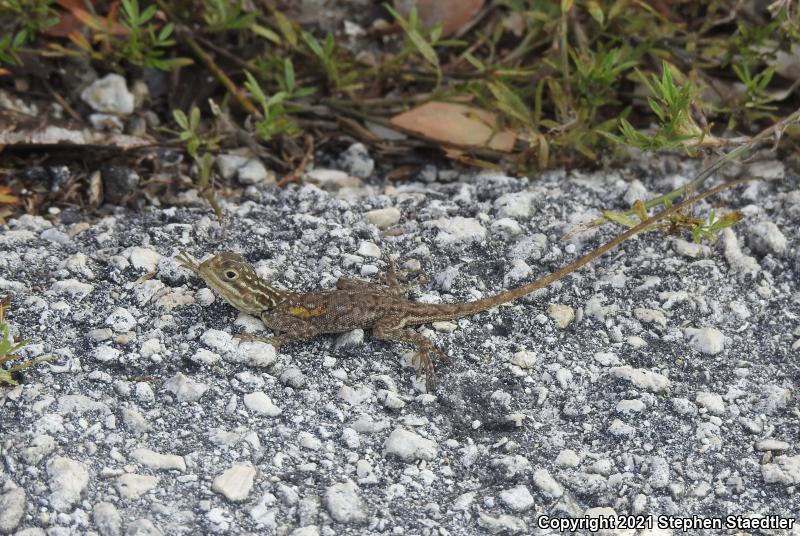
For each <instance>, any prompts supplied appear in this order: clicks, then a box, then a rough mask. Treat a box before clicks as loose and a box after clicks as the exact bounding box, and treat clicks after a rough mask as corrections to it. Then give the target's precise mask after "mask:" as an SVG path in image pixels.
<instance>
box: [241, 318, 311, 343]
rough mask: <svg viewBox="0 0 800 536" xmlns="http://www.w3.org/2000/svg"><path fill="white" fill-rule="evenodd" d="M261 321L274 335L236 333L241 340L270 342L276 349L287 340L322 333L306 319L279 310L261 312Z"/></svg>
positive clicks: (297, 339)
mask: <svg viewBox="0 0 800 536" xmlns="http://www.w3.org/2000/svg"><path fill="white" fill-rule="evenodd" d="M260 318H261V322H262V323H263V324H264V326H266V327H267V328H269V329H271V330H272V331H273V332H274V333H275V334H276V335H274V336H272V337H257V336H253V335H238V338H240V339H243V340H255V341H261V342H265V343H267V344H271V345H273V346H274V347H275V349H276V350H280V348H281V346H282V345H283V344H285V343H287V342H293V341H303V340H306V339H311V338H314V337H316V336H317V335H320V334H322V331H320V330H319V328H317V327H316V326H314V324H312V323H311V322H309V321H308V320H305V319H302V318H297V317H294V316H290V315H287V314H286V313H284V312H280V311H274V310H270V311H265V312H263V313H261V316H260Z"/></svg>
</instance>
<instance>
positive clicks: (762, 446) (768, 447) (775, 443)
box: [756, 439, 792, 452]
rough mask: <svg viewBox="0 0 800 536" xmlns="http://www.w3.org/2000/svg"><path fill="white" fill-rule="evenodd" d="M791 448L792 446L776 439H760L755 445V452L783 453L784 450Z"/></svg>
mask: <svg viewBox="0 0 800 536" xmlns="http://www.w3.org/2000/svg"><path fill="white" fill-rule="evenodd" d="M791 448H792V445H791V444H789V443H787V442H786V441H780V440H778V439H762V440H761V441H758V442H757V443H756V450H758V451H761V452H766V451H776V452H783V451H784V450H789V449H791Z"/></svg>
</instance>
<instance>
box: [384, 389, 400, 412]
mask: <svg viewBox="0 0 800 536" xmlns="http://www.w3.org/2000/svg"><path fill="white" fill-rule="evenodd" d="M378 401H379V402H380V403H381V404H383V406H384V407H386V408H388V409H394V410H397V409H403V408H404V407H405V406H406V403H405V401H404V400H403V399H402V398H400V397H399V396H398V395H397V393H395V392H394V391H388V390H386V389H380V390H379V391H378Z"/></svg>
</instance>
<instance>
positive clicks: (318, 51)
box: [301, 32, 362, 91]
mask: <svg viewBox="0 0 800 536" xmlns="http://www.w3.org/2000/svg"><path fill="white" fill-rule="evenodd" d="M301 36H302V37H303V41H305V42H306V45H308V48H309V49H311V52H313V53H314V55H315V56H316V57H317V58H319V60H320V62H321V63H322V67H323V68H324V69H325V75H326V76H327V78H328V82H329V83H330V85H331V86H332V88H333V89H334V90H335V91H348V90H353V89H359V88H361V87H362V86H361V84H353V82H354V81H355V80H356V79H357V78H358V72H356V71H354V70H352V69H350V68H349V65H347V64H346V63H345V62H344V61H342V60H340V59H338V57H337V54H336V40H335V39H334V37H333V34H332V33H328V34H327V35H326V36H325V42H324V43H322V44H320V42H319V41H317V38H316V37H314V36H313V35H311V34H310V33H308V32H303V33H302V34H301Z"/></svg>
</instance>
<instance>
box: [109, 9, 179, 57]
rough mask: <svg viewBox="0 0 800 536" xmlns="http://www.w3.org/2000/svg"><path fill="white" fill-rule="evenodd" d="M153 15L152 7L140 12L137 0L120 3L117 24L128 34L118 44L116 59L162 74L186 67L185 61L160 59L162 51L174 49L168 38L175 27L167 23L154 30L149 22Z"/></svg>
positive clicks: (173, 42) (154, 12)
mask: <svg viewBox="0 0 800 536" xmlns="http://www.w3.org/2000/svg"><path fill="white" fill-rule="evenodd" d="M155 14H156V5H155V4H150V5H149V6H147V7H146V8H145V9H144V10H140V9H139V2H138V0H122V20H121V23H122V25H123V27H125V29H126V30H128V35H127V37H126V39H125V40H124V41H123V43H122V47H121V49H120V52H119V54H120V56H121V57H122V58H125V59H126V60H127V61H129V62H130V63H131V64H133V65H139V66H144V67H155V68H157V69H162V70H164V71H169V70H171V69H173V68H175V67H180V66H181V65H187V64H188V63H187V60H186V59H185V58H164V53H165V51H166V49H169V48H171V47H173V46H175V40H174V39H172V32H173V31H174V30H175V26H174V25H173V24H172V23H169V22H168V23H166V24H164V25H163V26H161V28H158V25H157V24H155V23H154V22H153V20H152V19H153V16H154V15H155ZM189 63H191V62H189Z"/></svg>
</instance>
